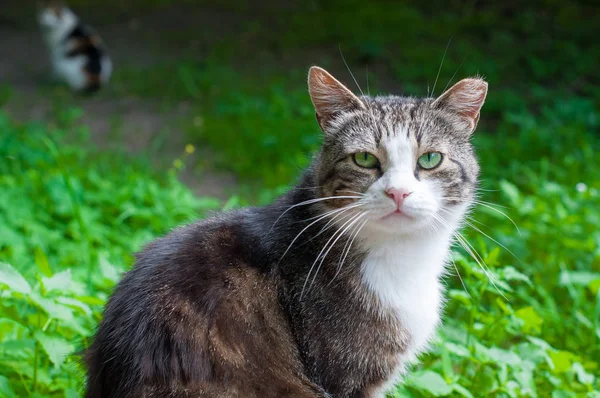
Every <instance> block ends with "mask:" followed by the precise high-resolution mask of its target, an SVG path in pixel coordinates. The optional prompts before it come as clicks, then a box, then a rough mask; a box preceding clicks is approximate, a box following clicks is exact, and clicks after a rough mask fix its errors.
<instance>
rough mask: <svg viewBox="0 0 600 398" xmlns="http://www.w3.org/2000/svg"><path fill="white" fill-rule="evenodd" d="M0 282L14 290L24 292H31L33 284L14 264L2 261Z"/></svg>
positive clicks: (0, 263)
mask: <svg viewBox="0 0 600 398" xmlns="http://www.w3.org/2000/svg"><path fill="white" fill-rule="evenodd" d="M0 283H2V284H4V285H7V286H8V287H9V288H10V289H11V290H12V291H14V292H17V293H23V294H30V293H31V286H29V283H27V281H26V280H25V278H23V276H22V275H21V274H20V273H19V271H17V270H16V269H15V268H14V267H13V266H12V265H10V264H7V263H2V262H0Z"/></svg>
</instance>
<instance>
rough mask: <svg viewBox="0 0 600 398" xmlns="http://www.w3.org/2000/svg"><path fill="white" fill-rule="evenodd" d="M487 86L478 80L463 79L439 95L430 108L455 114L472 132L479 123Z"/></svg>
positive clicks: (484, 82) (483, 81) (481, 80)
mask: <svg viewBox="0 0 600 398" xmlns="http://www.w3.org/2000/svg"><path fill="white" fill-rule="evenodd" d="M487 89H488V84H487V82H486V81H485V80H483V79H480V78H469V79H463V80H461V81H459V82H458V83H456V84H455V85H454V86H452V87H450V88H449V89H448V90H447V91H446V92H444V93H443V94H442V95H440V96H439V97H438V98H437V99H436V100H435V101H433V103H432V106H433V107H435V108H443V109H445V110H447V111H449V112H452V113H455V114H456V115H458V116H459V117H460V120H461V121H463V122H464V123H466V127H467V128H468V129H469V132H473V131H474V130H475V127H477V122H478V121H479V112H480V111H481V107H482V106H483V103H484V102H485V97H486V95H487Z"/></svg>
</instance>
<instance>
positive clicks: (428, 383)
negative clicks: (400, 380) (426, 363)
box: [410, 370, 452, 397]
mask: <svg viewBox="0 0 600 398" xmlns="http://www.w3.org/2000/svg"><path fill="white" fill-rule="evenodd" d="M410 383H411V385H412V386H414V387H415V388H418V389H420V390H422V391H427V392H428V393H430V394H432V395H433V396H435V397H443V396H444V395H448V394H450V393H452V386H450V385H449V384H448V383H446V380H444V378H443V377H442V376H440V375H439V374H437V373H436V372H433V371H431V370H425V371H422V372H418V373H414V374H413V375H412V376H411V377H410Z"/></svg>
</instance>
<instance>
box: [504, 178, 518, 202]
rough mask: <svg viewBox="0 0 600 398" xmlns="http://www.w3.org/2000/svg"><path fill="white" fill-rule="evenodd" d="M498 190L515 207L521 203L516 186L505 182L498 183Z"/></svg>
mask: <svg viewBox="0 0 600 398" xmlns="http://www.w3.org/2000/svg"><path fill="white" fill-rule="evenodd" d="M500 190H501V191H502V192H504V194H506V196H507V197H508V199H509V200H510V202H511V203H512V204H513V205H514V206H516V205H518V204H519V203H521V195H520V194H519V189H518V188H517V186H516V185H515V184H513V183H511V182H508V181H506V180H501V181H500Z"/></svg>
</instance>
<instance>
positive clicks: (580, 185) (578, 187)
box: [575, 182, 587, 192]
mask: <svg viewBox="0 0 600 398" xmlns="http://www.w3.org/2000/svg"><path fill="white" fill-rule="evenodd" d="M575 189H576V190H577V192H585V191H587V185H585V184H584V183H583V182H579V183H577V185H575Z"/></svg>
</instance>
